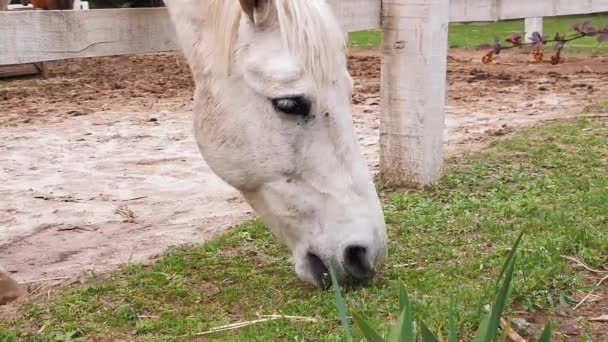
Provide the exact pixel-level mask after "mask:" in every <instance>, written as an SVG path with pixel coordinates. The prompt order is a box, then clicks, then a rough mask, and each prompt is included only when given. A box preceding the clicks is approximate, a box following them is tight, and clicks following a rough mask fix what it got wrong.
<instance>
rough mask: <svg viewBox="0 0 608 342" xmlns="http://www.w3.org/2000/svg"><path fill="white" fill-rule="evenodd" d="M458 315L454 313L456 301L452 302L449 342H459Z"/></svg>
mask: <svg viewBox="0 0 608 342" xmlns="http://www.w3.org/2000/svg"><path fill="white" fill-rule="evenodd" d="M455 316H456V313H455V312H454V301H453V300H451V301H450V321H449V331H448V342H458V331H456V317H455Z"/></svg>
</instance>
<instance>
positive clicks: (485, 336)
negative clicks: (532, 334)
mask: <svg viewBox="0 0 608 342" xmlns="http://www.w3.org/2000/svg"><path fill="white" fill-rule="evenodd" d="M523 234H524V231H522V232H521V233H520V234H519V236H518V237H517V240H516V241H515V244H514V245H513V248H511V251H510V252H509V255H508V256H507V259H506V260H505V262H504V264H503V267H502V269H501V271H500V275H499V277H498V279H499V280H498V282H497V285H498V284H499V283H500V279H501V278H502V277H503V275H504V280H503V283H502V286H501V287H500V289H499V290H498V292H497V293H496V297H495V300H494V305H493V306H492V312H491V313H490V315H489V316H488V317H486V318H485V319H484V321H483V322H482V324H481V325H480V326H479V329H478V330H477V334H476V335H475V338H474V341H475V342H487V341H493V340H494V338H495V337H496V334H497V333H498V327H499V326H500V318H501V317H502V313H503V312H504V310H505V307H506V304H507V300H508V297H509V291H510V289H511V282H512V280H513V272H514V270H515V253H516V252H517V248H518V247H519V244H520V242H521V239H522V237H523Z"/></svg>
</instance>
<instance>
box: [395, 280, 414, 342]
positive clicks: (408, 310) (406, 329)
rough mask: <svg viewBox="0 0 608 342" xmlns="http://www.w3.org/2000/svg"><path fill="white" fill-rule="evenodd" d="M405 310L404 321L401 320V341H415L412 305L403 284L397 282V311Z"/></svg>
mask: <svg viewBox="0 0 608 342" xmlns="http://www.w3.org/2000/svg"><path fill="white" fill-rule="evenodd" d="M403 310H405V321H404V322H403V335H402V337H403V340H402V341H407V342H409V341H415V340H414V338H415V337H416V334H415V332H414V313H413V311H412V305H411V303H410V299H409V296H408V295H407V290H406V289H405V284H404V283H403V282H400V284H399V311H401V312H403Z"/></svg>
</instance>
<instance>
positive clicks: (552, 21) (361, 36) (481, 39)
mask: <svg viewBox="0 0 608 342" xmlns="http://www.w3.org/2000/svg"><path fill="white" fill-rule="evenodd" d="M585 19H589V20H591V21H592V22H593V24H594V26H596V27H604V26H607V25H608V15H607V14H596V15H587V16H569V17H554V18H545V19H544V30H545V34H546V35H548V36H549V38H553V36H554V35H555V33H556V32H560V33H562V34H563V33H568V32H571V27H572V24H574V23H578V22H582V21H584V20H585ZM523 31H524V21H523V20H507V21H500V22H497V23H484V24H476V23H473V24H450V29H449V36H448V44H449V47H451V48H476V47H478V46H479V45H481V44H491V43H493V42H494V37H499V38H501V40H503V41H504V39H505V38H506V37H508V36H509V35H511V34H512V33H518V32H519V33H521V32H523ZM380 43H381V35H380V33H379V32H377V31H363V32H353V33H351V34H350V44H351V45H352V46H356V47H378V46H380ZM567 48H568V49H570V50H576V51H580V50H583V51H591V52H595V51H608V44H601V45H599V46H598V42H597V40H596V39H595V38H582V39H579V40H576V41H573V42H571V43H568V45H567Z"/></svg>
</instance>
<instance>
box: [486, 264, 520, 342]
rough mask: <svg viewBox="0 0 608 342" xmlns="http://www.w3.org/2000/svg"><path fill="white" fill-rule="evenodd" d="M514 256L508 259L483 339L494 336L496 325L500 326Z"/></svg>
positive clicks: (509, 287)
mask: <svg viewBox="0 0 608 342" xmlns="http://www.w3.org/2000/svg"><path fill="white" fill-rule="evenodd" d="M514 261H515V257H513V258H511V259H510V263H509V265H508V266H507V268H506V271H505V279H504V281H503V283H502V286H501V287H500V290H499V291H498V294H497V295H496V299H495V301H494V305H493V307H492V314H491V315H490V319H489V320H488V326H487V330H486V332H485V334H484V335H485V339H484V340H485V341H492V340H494V338H495V337H496V334H497V332H498V327H499V326H500V318H501V317H502V314H503V312H504V310H505V307H506V305H507V301H508V298H509V292H510V290H511V281H512V280H513V272H514V270H515V263H514Z"/></svg>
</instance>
